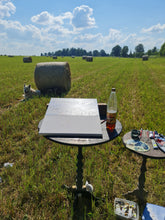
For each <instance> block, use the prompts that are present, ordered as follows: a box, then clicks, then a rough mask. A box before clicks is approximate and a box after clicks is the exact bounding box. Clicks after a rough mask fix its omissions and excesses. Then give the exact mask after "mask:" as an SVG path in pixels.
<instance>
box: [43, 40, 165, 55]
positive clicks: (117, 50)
mask: <svg viewBox="0 0 165 220" xmlns="http://www.w3.org/2000/svg"><path fill="white" fill-rule="evenodd" d="M128 52H129V48H128V46H123V47H121V46H120V45H116V46H115V47H113V48H112V50H111V53H109V54H108V53H106V52H105V50H103V49H102V50H100V51H99V50H93V51H89V52H87V51H86V50H84V49H82V48H77V49H76V48H70V49H69V48H67V49H62V50H58V51H55V52H48V53H41V56H94V57H107V56H114V57H142V56H143V55H144V54H145V55H149V56H151V55H160V56H165V43H164V44H163V45H162V46H161V49H160V50H159V49H157V48H156V47H154V48H153V49H150V50H148V51H147V52H145V51H144V46H143V44H138V45H137V46H136V47H135V51H134V52H132V51H130V52H129V53H128Z"/></svg>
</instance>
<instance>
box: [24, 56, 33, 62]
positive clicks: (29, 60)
mask: <svg viewBox="0 0 165 220" xmlns="http://www.w3.org/2000/svg"><path fill="white" fill-rule="evenodd" d="M23 62H24V63H31V62H32V58H31V57H24V58H23Z"/></svg>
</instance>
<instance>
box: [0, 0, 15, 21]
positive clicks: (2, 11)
mask: <svg viewBox="0 0 165 220" xmlns="http://www.w3.org/2000/svg"><path fill="white" fill-rule="evenodd" d="M15 11H16V7H15V6H14V5H13V3H12V2H11V1H7V2H5V1H2V0H1V1H0V18H4V17H10V16H11V14H14V13H15Z"/></svg>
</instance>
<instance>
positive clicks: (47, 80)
mask: <svg viewBox="0 0 165 220" xmlns="http://www.w3.org/2000/svg"><path fill="white" fill-rule="evenodd" d="M34 79H35V84H36V86H37V88H38V89H39V90H40V91H41V92H42V93H49V91H50V90H52V91H53V92H58V93H63V92H68V91H69V90H70V88H71V72H70V67H69V64H68V63H67V62H45V63H38V64H37V65H36V68H35V72H34Z"/></svg>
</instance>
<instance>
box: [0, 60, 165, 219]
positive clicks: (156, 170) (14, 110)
mask: <svg viewBox="0 0 165 220" xmlns="http://www.w3.org/2000/svg"><path fill="white" fill-rule="evenodd" d="M32 59H33V62H32V63H23V57H7V56H0V177H1V180H2V181H1V182H0V219H2V220H3V219H5V220H8V219H24V220H25V219H30V220H32V219H33V220H39V219H43V220H47V219H50V220H52V219H60V220H61V219H69V218H70V216H71V214H72V211H73V210H72V203H73V199H72V195H70V194H68V193H67V191H65V190H64V189H62V188H61V186H62V185H63V184H66V185H68V186H72V185H75V183H76V162H77V147H70V146H64V145H60V144H57V143H53V142H51V141H49V140H47V139H45V138H44V137H41V136H39V135H38V123H39V121H40V120H41V119H42V118H43V117H44V114H45V111H46V105H47V103H49V101H50V98H51V97H48V96H41V97H40V98H39V97H35V98H33V99H30V100H28V101H26V102H20V100H21V99H23V96H22V95H23V86H24V84H31V86H32V87H33V88H34V89H37V88H36V86H35V82H34V70H35V66H36V64H37V63H39V62H55V61H54V60H53V59H52V58H50V57H32ZM56 61H58V62H60V61H62V62H63V61H67V62H68V63H69V65H70V69H71V82H72V85H71V90H70V91H69V93H68V94H67V95H65V96H64V97H68V98H71V97H73V98H97V100H98V102H103V103H104V102H105V103H106V102H107V99H108V97H109V94H110V91H111V88H112V87H115V88H116V92H117V99H118V115H117V119H118V120H119V121H120V122H121V124H122V127H123V129H122V133H121V134H120V136H119V137H117V138H116V139H115V140H113V141H111V142H109V143H106V144H103V145H97V146H92V147H87V148H85V147H84V148H83V157H84V159H83V162H84V166H83V168H84V170H83V171H84V173H83V176H84V181H83V182H84V183H85V181H86V180H88V181H89V182H90V183H91V184H92V185H93V187H94V192H93V193H94V195H95V196H97V197H102V198H104V199H105V202H104V203H100V205H99V206H98V207H95V206H94V207H93V213H92V214H91V215H90V216H91V219H96V220H97V219H115V216H114V212H113V203H114V199H115V197H119V198H124V196H123V194H124V193H126V192H128V191H132V190H134V189H135V188H137V184H138V178H139V175H140V168H141V164H142V157H140V156H138V155H135V154H133V153H131V152H130V151H129V150H127V149H126V148H125V147H124V145H123V143H122V137H123V135H124V134H125V133H127V132H129V131H131V129H140V128H143V129H148V130H157V131H158V132H159V133H162V134H165V58H150V59H149V60H148V61H142V60H141V59H136V58H134V59H133V58H111V57H106V58H94V60H93V62H86V61H84V60H82V58H80V57H79V58H78V57H76V58H74V59H73V58H70V57H64V58H58V59H57V60H56ZM6 162H10V163H13V167H9V168H5V167H4V163H6ZM146 166H147V171H146V182H145V189H146V190H147V191H148V197H147V202H149V203H153V204H157V205H161V206H165V160H163V159H161V160H158V159H157V160H154V159H147V164H146Z"/></svg>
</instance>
